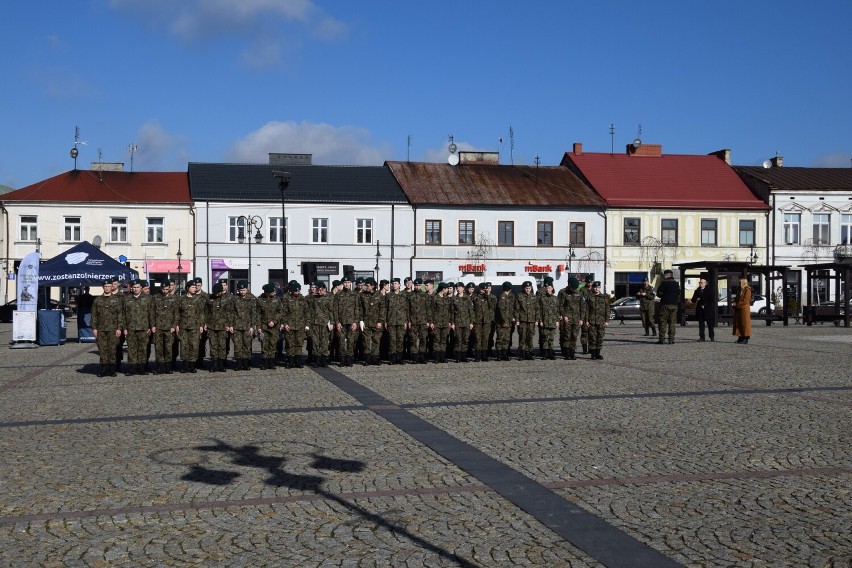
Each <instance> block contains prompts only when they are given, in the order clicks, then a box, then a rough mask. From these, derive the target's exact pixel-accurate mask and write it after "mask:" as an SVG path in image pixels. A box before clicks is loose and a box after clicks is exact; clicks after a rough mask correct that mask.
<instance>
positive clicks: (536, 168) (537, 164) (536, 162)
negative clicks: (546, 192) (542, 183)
mask: <svg viewBox="0 0 852 568" xmlns="http://www.w3.org/2000/svg"><path fill="white" fill-rule="evenodd" d="M540 165H541V156H539V155H538V154H536V155H535V184H536V186H537V185H538V176H539V173H538V167H539V166H540Z"/></svg>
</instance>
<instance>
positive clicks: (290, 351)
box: [282, 280, 310, 369]
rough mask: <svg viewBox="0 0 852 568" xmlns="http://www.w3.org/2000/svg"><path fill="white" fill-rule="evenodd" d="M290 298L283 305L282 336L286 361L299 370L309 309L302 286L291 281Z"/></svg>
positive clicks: (306, 331) (289, 286)
mask: <svg viewBox="0 0 852 568" xmlns="http://www.w3.org/2000/svg"><path fill="white" fill-rule="evenodd" d="M288 288H289V290H290V297H289V298H288V301H287V303H286V304H284V318H283V320H282V322H283V323H284V335H285V336H286V340H285V341H286V343H287V359H288V364H289V366H290V367H296V368H299V369H301V368H302V367H303V366H304V364H303V363H302V348H303V346H304V344H305V339H306V338H307V334H308V332H309V331H310V325H309V322H310V308H309V307H308V300H307V298H305V297H304V296H302V285H301V284H299V282H298V281H296V280H291V281H290V284H289V285H288Z"/></svg>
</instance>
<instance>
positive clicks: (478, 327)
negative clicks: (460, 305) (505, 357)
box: [473, 282, 494, 361]
mask: <svg viewBox="0 0 852 568" xmlns="http://www.w3.org/2000/svg"><path fill="white" fill-rule="evenodd" d="M488 295H489V294H488V286H487V285H486V283H485V282H482V283H480V284H479V294H478V295H476V296H474V297H473V342H474V343H473V360H474V361H483V360H484V361H488V337H489V335H490V334H491V326H492V324H493V323H494V306H492V305H491V300H489V299H488Z"/></svg>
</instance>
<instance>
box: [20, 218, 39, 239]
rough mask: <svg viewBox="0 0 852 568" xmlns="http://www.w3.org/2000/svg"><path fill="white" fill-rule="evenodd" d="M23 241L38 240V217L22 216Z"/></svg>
mask: <svg viewBox="0 0 852 568" xmlns="http://www.w3.org/2000/svg"><path fill="white" fill-rule="evenodd" d="M21 240H22V241H36V240H38V217H37V216H36V215H22V216H21Z"/></svg>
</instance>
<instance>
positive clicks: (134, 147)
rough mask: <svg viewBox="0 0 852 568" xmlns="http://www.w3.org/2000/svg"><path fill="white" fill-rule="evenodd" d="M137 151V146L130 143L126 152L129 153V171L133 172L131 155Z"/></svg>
mask: <svg viewBox="0 0 852 568" xmlns="http://www.w3.org/2000/svg"><path fill="white" fill-rule="evenodd" d="M137 150H139V146H137V145H136V144H134V143H132V142H131V143H130V145H129V146H128V147H127V151H128V152H130V171H131V172H132V171H133V155H134V154H136V151H137Z"/></svg>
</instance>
